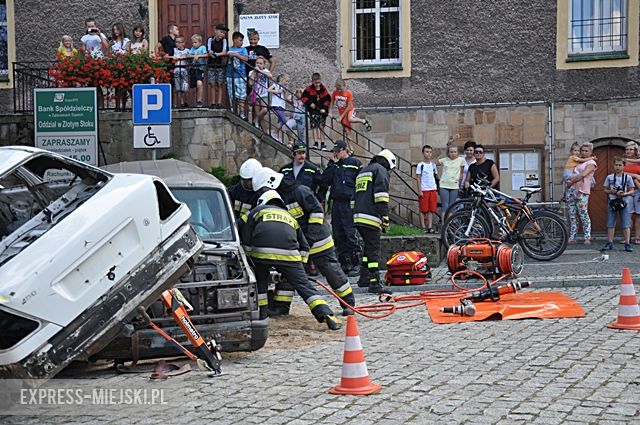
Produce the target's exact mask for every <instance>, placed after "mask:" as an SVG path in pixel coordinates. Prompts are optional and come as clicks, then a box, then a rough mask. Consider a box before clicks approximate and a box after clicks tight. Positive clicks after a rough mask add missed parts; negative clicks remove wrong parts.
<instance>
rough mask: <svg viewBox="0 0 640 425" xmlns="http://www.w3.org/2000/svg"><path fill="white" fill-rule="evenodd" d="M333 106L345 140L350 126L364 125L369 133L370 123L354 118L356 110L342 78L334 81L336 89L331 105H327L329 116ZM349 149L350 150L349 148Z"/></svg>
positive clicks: (351, 94)
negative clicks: (336, 110) (355, 124)
mask: <svg viewBox="0 0 640 425" xmlns="http://www.w3.org/2000/svg"><path fill="white" fill-rule="evenodd" d="M333 105H335V106H336V107H337V108H338V113H339V114H340V116H339V120H340V124H342V133H343V135H344V138H345V140H347V141H348V140H349V132H350V131H351V124H353V123H360V124H362V125H364V128H365V130H367V131H371V123H370V122H369V120H367V119H366V118H365V119H362V118H358V117H357V116H356V108H355V104H354V101H353V93H352V92H351V90H349V89H347V84H346V83H345V82H344V80H343V79H342V78H338V79H337V80H336V89H335V90H334V91H333V93H332V94H331V104H330V105H329V115H331V110H332V109H333ZM350 149H351V148H350Z"/></svg>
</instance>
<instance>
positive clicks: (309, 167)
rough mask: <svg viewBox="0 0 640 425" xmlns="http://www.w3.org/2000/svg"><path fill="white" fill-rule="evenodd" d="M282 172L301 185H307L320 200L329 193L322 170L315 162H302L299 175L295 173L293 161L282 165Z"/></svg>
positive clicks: (322, 200) (287, 177)
mask: <svg viewBox="0 0 640 425" xmlns="http://www.w3.org/2000/svg"><path fill="white" fill-rule="evenodd" d="M280 173H281V174H282V175H284V177H285V178H286V179H291V180H294V181H296V182H298V183H300V184H301V185H304V186H307V187H308V188H309V189H311V191H312V192H313V193H314V194H315V195H316V197H317V198H318V200H319V201H320V202H324V197H325V195H326V194H327V188H326V186H325V185H324V183H323V180H322V171H320V169H319V168H318V167H316V166H315V165H313V164H310V163H308V162H307V161H305V162H304V164H302V168H300V171H298V175H297V176H296V175H294V173H293V162H291V163H290V164H287V165H284V166H282V168H280Z"/></svg>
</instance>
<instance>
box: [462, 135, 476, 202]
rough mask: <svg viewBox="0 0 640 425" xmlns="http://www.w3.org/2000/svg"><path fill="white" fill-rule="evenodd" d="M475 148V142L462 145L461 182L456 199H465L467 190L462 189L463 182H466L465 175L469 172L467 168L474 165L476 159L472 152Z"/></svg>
mask: <svg viewBox="0 0 640 425" xmlns="http://www.w3.org/2000/svg"><path fill="white" fill-rule="evenodd" d="M475 148H476V142H474V141H473V140H468V141H466V142H465V144H464V169H463V170H462V182H461V183H460V191H459V193H458V197H460V198H466V197H467V188H466V187H464V182H465V181H466V180H467V173H468V172H469V166H470V165H471V164H475V163H476V158H475V156H474V155H473V150H474V149H475Z"/></svg>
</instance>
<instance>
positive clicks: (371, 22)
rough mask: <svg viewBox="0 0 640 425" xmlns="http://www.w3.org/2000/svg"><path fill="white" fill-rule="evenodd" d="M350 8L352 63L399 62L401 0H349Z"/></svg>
mask: <svg viewBox="0 0 640 425" xmlns="http://www.w3.org/2000/svg"><path fill="white" fill-rule="evenodd" d="M351 11H352V25H351V28H352V34H351V56H352V64H353V65H354V66H362V65H374V66H375V65H394V64H401V63H402V48H403V46H402V43H401V40H402V28H401V15H402V5H401V0H351Z"/></svg>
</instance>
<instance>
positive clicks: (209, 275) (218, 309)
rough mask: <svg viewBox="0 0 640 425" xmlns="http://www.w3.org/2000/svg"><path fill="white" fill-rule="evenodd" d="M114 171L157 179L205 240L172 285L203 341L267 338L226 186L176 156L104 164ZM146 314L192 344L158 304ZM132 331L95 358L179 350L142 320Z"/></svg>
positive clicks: (240, 345) (230, 344)
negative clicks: (185, 207)
mask: <svg viewBox="0 0 640 425" xmlns="http://www.w3.org/2000/svg"><path fill="white" fill-rule="evenodd" d="M105 169H106V170H108V171H110V172H114V173H139V174H149V175H153V176H156V177H160V178H161V179H162V180H163V181H164V182H165V183H166V185H167V186H168V187H169V189H170V190H171V192H172V194H173V195H174V196H175V197H176V198H177V199H178V200H179V201H181V202H184V203H185V204H187V205H188V206H189V209H190V210H191V218H190V219H189V221H190V223H191V226H193V228H194V230H195V231H196V232H197V233H198V236H199V237H200V238H201V239H202V240H203V241H204V249H203V251H202V253H201V254H200V255H199V256H198V258H197V260H196V262H195V264H194V266H193V269H192V270H191V271H190V272H188V273H186V274H185V275H184V276H182V277H181V278H180V282H179V283H177V284H176V285H175V288H179V290H180V291H181V292H182V294H183V295H184V297H185V298H186V300H187V302H188V303H189V304H190V307H191V311H189V315H190V316H191V320H192V321H193V323H194V324H195V326H196V327H197V328H198V331H199V332H200V333H201V334H202V336H203V337H204V339H205V340H207V341H209V340H212V339H215V341H216V342H217V343H218V344H219V345H220V346H221V347H222V351H225V352H230V351H254V350H258V349H259V348H261V347H262V346H264V344H265V342H266V340H267V337H268V319H262V320H260V318H259V310H258V290H257V286H256V279H255V276H254V274H253V271H252V270H251V267H250V266H249V262H248V259H247V256H246V255H245V252H244V250H243V249H242V246H241V244H240V237H239V235H238V230H237V227H236V223H235V221H234V216H233V212H232V207H231V201H230V200H229V195H228V193H227V190H226V188H225V186H224V185H223V184H222V182H220V180H218V179H217V178H215V177H214V176H212V175H211V174H209V173H206V172H205V171H203V170H202V169H201V168H199V167H197V166H195V165H193V164H189V163H186V162H183V161H178V160H175V159H165V160H158V161H134V162H121V163H118V164H112V165H108V166H106V167H105ZM148 314H149V316H150V317H151V318H152V319H153V321H154V322H155V323H156V324H157V325H159V326H161V327H162V328H163V329H164V331H165V332H167V333H168V334H170V335H171V336H173V337H174V338H175V339H177V340H178V341H179V342H180V343H182V344H184V345H185V346H187V347H190V343H189V341H188V339H187V337H186V336H185V335H184V334H183V333H182V332H181V330H180V328H179V327H178V326H177V325H176V322H175V321H174V320H173V318H172V317H171V316H170V315H169V314H167V312H166V310H165V309H164V308H163V306H162V304H161V303H160V302H157V303H154V304H152V305H151V307H150V308H149V309H148ZM131 326H132V327H133V329H134V332H133V333H132V334H131V335H129V336H125V335H120V336H118V337H117V338H116V339H114V340H113V341H112V342H111V343H110V344H109V345H108V346H107V347H106V348H105V349H104V350H103V351H102V352H101V353H99V354H98V355H97V356H96V358H100V359H113V360H116V362H123V361H126V360H134V361H135V360H137V359H143V358H152V357H160V356H171V355H179V354H180V352H179V351H177V350H176V348H175V347H174V346H173V345H172V344H171V343H169V342H167V341H166V340H165V339H164V338H162V337H161V336H160V335H159V334H158V333H157V332H156V331H154V330H153V329H149V328H148V326H147V325H146V323H144V322H142V321H137V320H134V321H132V323H131Z"/></svg>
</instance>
